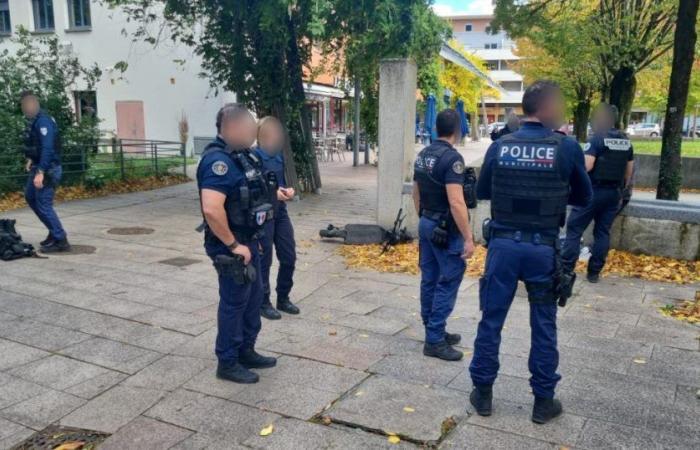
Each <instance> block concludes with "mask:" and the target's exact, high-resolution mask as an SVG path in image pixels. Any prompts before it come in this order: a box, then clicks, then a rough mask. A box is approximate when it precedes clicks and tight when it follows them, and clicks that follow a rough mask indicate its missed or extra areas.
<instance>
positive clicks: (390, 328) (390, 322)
mask: <svg viewBox="0 0 700 450" xmlns="http://www.w3.org/2000/svg"><path fill="white" fill-rule="evenodd" d="M334 322H335V323H337V324H338V325H343V326H346V327H350V328H355V329H359V330H366V331H373V332H375V333H380V334H389V335H393V334H396V333H398V332H399V331H401V330H403V329H404V328H406V327H407V326H408V324H407V323H406V322H403V321H401V320H397V319H387V318H385V317H374V316H371V315H369V316H367V315H359V314H348V315H347V316H345V317H341V318H339V319H337V320H335V321H334Z"/></svg>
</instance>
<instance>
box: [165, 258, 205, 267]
mask: <svg viewBox="0 0 700 450" xmlns="http://www.w3.org/2000/svg"><path fill="white" fill-rule="evenodd" d="M158 262H159V263H161V264H165V265H167V266H175V267H187V266H191V265H192V264H197V263H198V262H201V261H200V260H198V259H191V258H183V257H181V256H180V257H177V258H170V259H164V260H163V261H158Z"/></svg>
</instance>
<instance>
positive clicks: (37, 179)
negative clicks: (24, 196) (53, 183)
mask: <svg viewBox="0 0 700 450" xmlns="http://www.w3.org/2000/svg"><path fill="white" fill-rule="evenodd" d="M34 187H35V188H37V189H41V188H43V187H44V174H43V173H42V172H37V173H36V175H34Z"/></svg>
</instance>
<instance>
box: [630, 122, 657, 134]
mask: <svg viewBox="0 0 700 450" xmlns="http://www.w3.org/2000/svg"><path fill="white" fill-rule="evenodd" d="M626 131H627V134H628V135H630V136H638V137H659V136H661V127H660V126H659V124H658V123H638V124H635V125H630V126H629V127H627V130H626Z"/></svg>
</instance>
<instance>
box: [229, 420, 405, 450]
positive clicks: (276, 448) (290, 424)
mask: <svg viewBox="0 0 700 450" xmlns="http://www.w3.org/2000/svg"><path fill="white" fill-rule="evenodd" d="M243 443H244V444H245V445H246V446H248V447H251V448H255V449H265V450H291V449H312V448H314V449H315V448H325V449H347V450H365V449H368V448H372V449H409V448H411V449H413V448H417V447H416V446H414V445H413V444H410V443H408V442H405V441H402V442H400V443H399V444H391V443H389V442H388V441H387V438H386V437H382V436H378V435H375V434H372V433H367V432H364V431H362V430H359V429H352V428H347V429H343V430H341V429H338V428H334V427H328V426H323V425H318V424H315V423H309V422H303V421H300V420H296V419H287V418H282V419H279V420H277V421H276V422H275V423H274V431H273V432H272V434H270V435H269V436H260V435H259V434H257V435H254V436H251V437H250V438H249V439H247V440H245V441H244V442H243Z"/></svg>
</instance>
